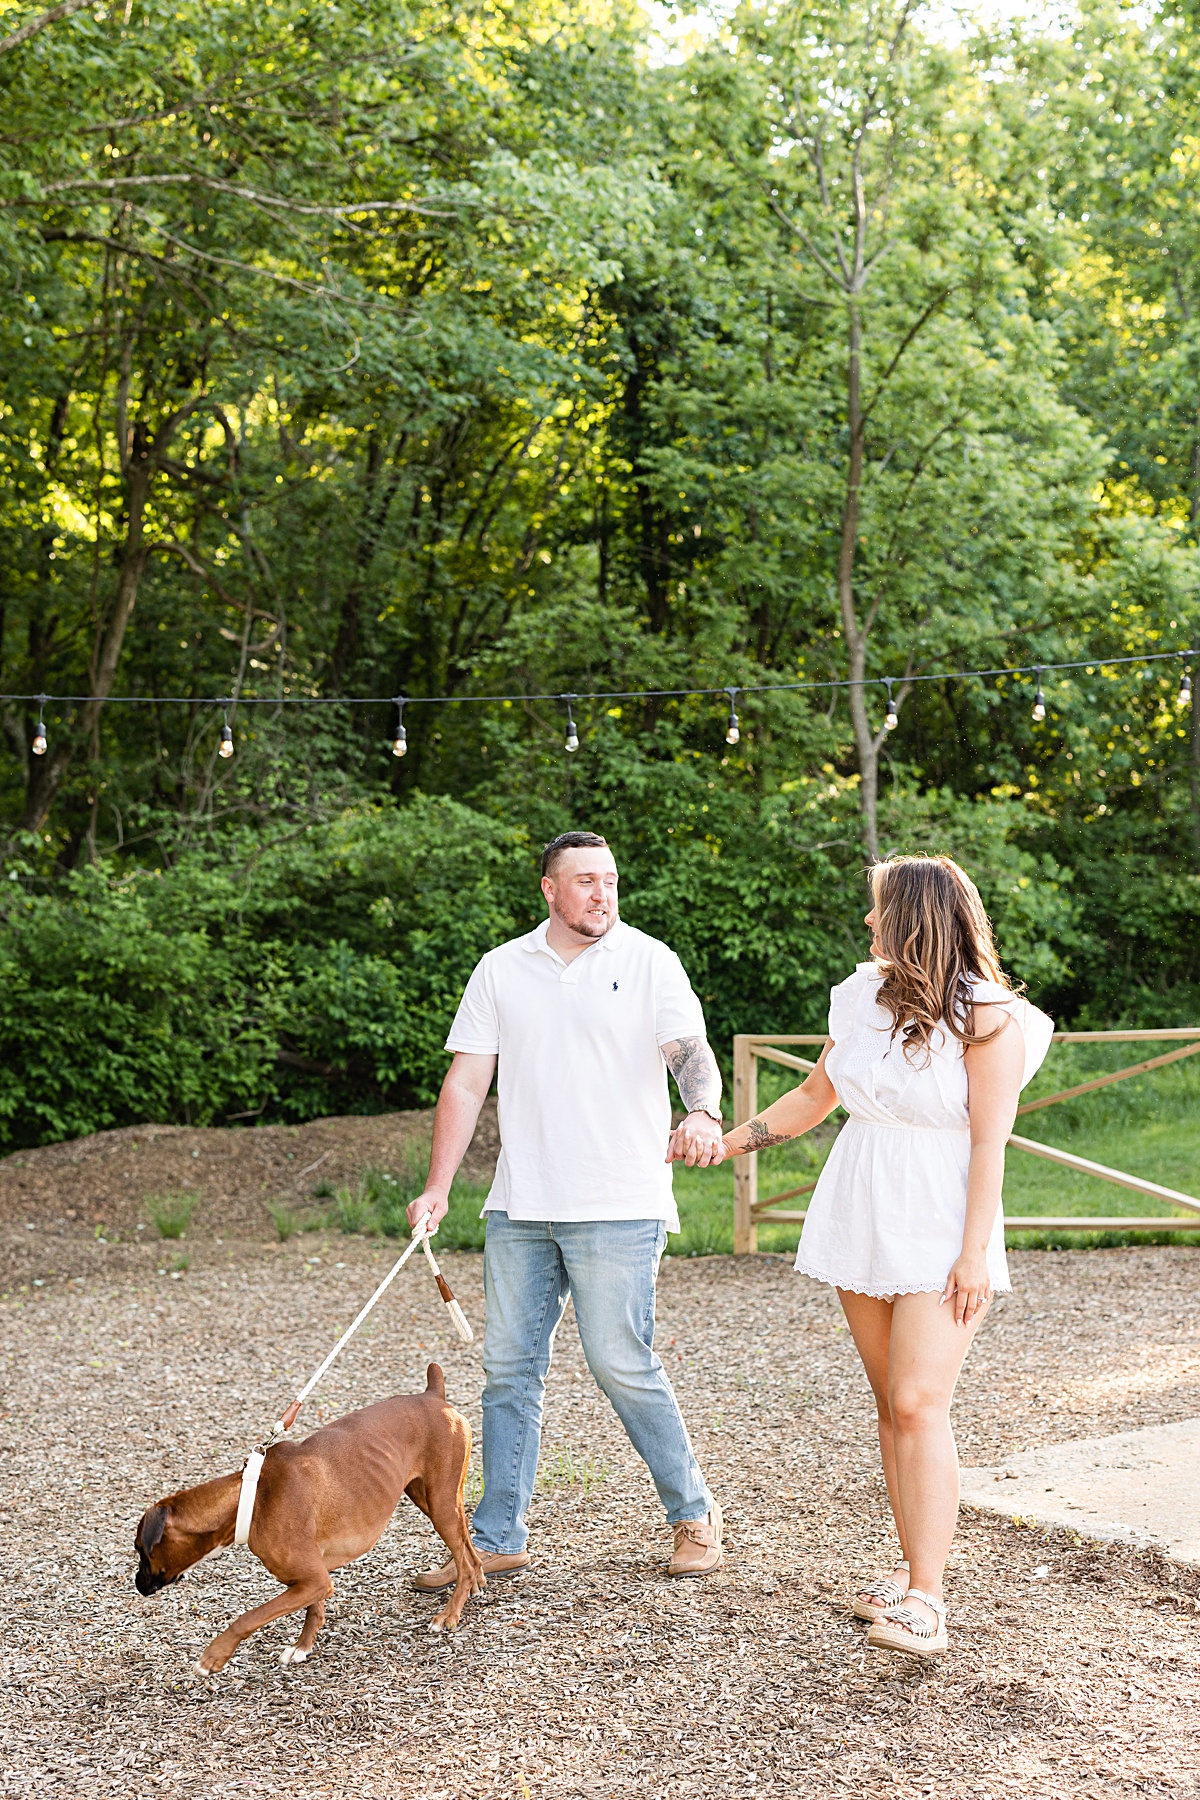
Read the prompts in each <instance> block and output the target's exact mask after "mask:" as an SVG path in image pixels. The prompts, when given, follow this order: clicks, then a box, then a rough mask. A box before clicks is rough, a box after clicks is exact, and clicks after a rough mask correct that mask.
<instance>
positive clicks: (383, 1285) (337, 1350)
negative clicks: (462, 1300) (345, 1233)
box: [267, 1219, 470, 1444]
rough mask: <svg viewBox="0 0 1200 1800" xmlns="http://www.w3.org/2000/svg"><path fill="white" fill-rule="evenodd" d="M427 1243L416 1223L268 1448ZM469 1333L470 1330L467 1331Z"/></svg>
mask: <svg viewBox="0 0 1200 1800" xmlns="http://www.w3.org/2000/svg"><path fill="white" fill-rule="evenodd" d="M428 1239H429V1232H428V1228H427V1226H426V1224H425V1221H424V1219H421V1220H419V1221H418V1223H417V1225H416V1228H415V1229H414V1231H413V1234H412V1242H411V1243H410V1244H409V1246H408V1248H407V1249H406V1250H405V1252H404V1254H403V1256H400V1257H398V1258H397V1259H396V1261H395V1262H394V1263H393V1264H392V1266H391V1268H390V1269H389V1270H388V1272H387V1274H386V1275H385V1276H384V1278H383V1280H382V1281H381V1282H380V1284H379V1286H378V1287H377V1288H376V1289H375V1292H374V1293H373V1294H372V1295H371V1298H370V1299H369V1300H368V1301H367V1304H366V1305H365V1306H364V1307H363V1309H362V1311H361V1312H360V1313H359V1315H358V1317H357V1318H356V1319H355V1320H354V1321H353V1323H352V1324H350V1325H347V1327H346V1329H345V1331H343V1333H342V1335H341V1337H340V1338H339V1339H338V1341H337V1343H336V1344H335V1345H334V1346H333V1349H332V1350H331V1351H330V1352H329V1355H328V1356H327V1357H326V1358H325V1361H324V1362H323V1363H322V1364H321V1366H320V1368H319V1369H318V1370H317V1371H316V1373H315V1374H313V1375H310V1377H309V1379H308V1380H307V1381H306V1382H305V1384H304V1386H303V1387H302V1388H301V1389H300V1392H299V1393H298V1394H297V1395H296V1398H295V1399H294V1400H293V1401H292V1404H291V1405H290V1406H289V1407H288V1409H287V1411H286V1412H285V1413H284V1414H283V1416H282V1418H279V1419H277V1420H276V1421H275V1424H274V1426H273V1427H272V1429H271V1435H270V1437H269V1438H268V1440H267V1442H268V1444H271V1443H274V1441H275V1439H276V1438H281V1437H282V1436H283V1434H284V1432H285V1431H290V1430H291V1428H292V1426H293V1425H294V1424H295V1423H296V1420H297V1418H298V1417H299V1413H300V1408H301V1407H302V1406H303V1405H304V1402H305V1401H306V1400H307V1399H308V1396H309V1395H310V1394H311V1393H312V1391H313V1389H314V1388H315V1387H316V1385H317V1383H318V1381H320V1379H321V1377H322V1375H324V1374H325V1372H326V1371H327V1370H328V1369H330V1368H331V1367H332V1366H333V1364H334V1363H335V1362H336V1360H337V1358H338V1357H339V1356H340V1355H341V1353H342V1351H343V1350H344V1349H345V1347H346V1345H347V1344H348V1343H349V1342H350V1339H351V1338H352V1337H353V1336H354V1334H355V1332H356V1331H357V1330H358V1328H359V1326H360V1325H361V1324H362V1322H363V1320H364V1319H365V1318H366V1317H367V1314H368V1313H369V1312H370V1311H371V1309H372V1308H373V1307H374V1306H375V1305H376V1303H377V1302H378V1301H379V1300H381V1299H382V1298H383V1296H384V1294H386V1292H387V1290H388V1288H390V1287H391V1285H392V1283H393V1281H395V1279H396V1277H397V1275H398V1274H399V1273H400V1271H401V1269H402V1268H403V1267H404V1265H405V1263H406V1262H407V1261H408V1259H409V1257H410V1256H411V1255H412V1253H413V1251H414V1250H415V1249H416V1248H417V1245H418V1244H425V1245H426V1247H427V1248H428ZM468 1329H470V1328H469V1327H468Z"/></svg>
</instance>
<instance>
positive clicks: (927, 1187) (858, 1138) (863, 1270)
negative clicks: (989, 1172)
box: [796, 962, 1054, 1300]
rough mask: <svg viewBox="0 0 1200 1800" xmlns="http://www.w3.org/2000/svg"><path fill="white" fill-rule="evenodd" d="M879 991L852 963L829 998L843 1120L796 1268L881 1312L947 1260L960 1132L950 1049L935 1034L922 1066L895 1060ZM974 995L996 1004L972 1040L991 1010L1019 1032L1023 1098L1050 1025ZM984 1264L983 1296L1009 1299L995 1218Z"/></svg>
mask: <svg viewBox="0 0 1200 1800" xmlns="http://www.w3.org/2000/svg"><path fill="white" fill-rule="evenodd" d="M881 980H882V975H881V973H880V970H879V968H878V966H877V965H876V964H875V963H873V962H868V963H859V965H858V968H857V969H856V970H855V972H854V974H853V975H851V977H850V979H849V980H848V981H843V982H841V983H840V984H839V985H838V986H837V987H835V988H834V989H833V992H832V993H831V994H830V996H829V1035H830V1037H831V1038H832V1039H833V1046H832V1048H831V1049H830V1051H829V1054H828V1056H827V1057H826V1059H825V1070H826V1073H827V1074H828V1076H829V1079H830V1081H831V1082H832V1083H833V1087H834V1092H835V1093H836V1094H837V1097H838V1099H839V1101H840V1102H841V1104H842V1106H844V1107H845V1109H846V1111H847V1113H848V1114H849V1115H850V1116H849V1118H848V1119H847V1120H846V1122H845V1124H844V1125H843V1126H842V1129H841V1131H840V1132H839V1133H838V1136H837V1139H836V1141H835V1143H834V1146H833V1149H832V1150H831V1151H830V1154H829V1160H828V1162H827V1163H826V1164H825V1167H824V1168H823V1169H822V1171H821V1178H820V1180H819V1181H818V1182H817V1185H816V1189H815V1191H814V1193H813V1196H812V1199H811V1201H810V1202H809V1206H808V1217H807V1218H806V1219H805V1221H804V1231H803V1233H802V1235H801V1238H800V1248H799V1250H798V1252H797V1254H796V1267H797V1269H798V1270H800V1272H801V1273H802V1274H804V1275H812V1276H814V1277H815V1279H816V1280H817V1281H828V1282H830V1283H831V1284H832V1285H833V1286H834V1287H840V1288H848V1289H849V1290H850V1291H851V1292H853V1293H856V1294H874V1295H877V1296H879V1297H880V1298H881V1299H888V1300H890V1299H891V1298H892V1297H893V1296H894V1295H896V1294H925V1293H940V1292H941V1290H942V1288H943V1287H944V1286H945V1284H946V1277H947V1275H948V1274H949V1273H950V1270H951V1269H952V1268H953V1267H954V1264H955V1262H956V1261H957V1260H958V1257H959V1255H960V1253H961V1251H962V1240H963V1225H964V1223H965V1220H966V1213H967V1164H968V1162H969V1160H970V1155H971V1130H970V1121H969V1118H968V1114H967V1070H966V1064H965V1063H964V1061H963V1046H962V1044H961V1043H960V1042H959V1040H958V1039H957V1038H956V1037H953V1036H952V1035H951V1034H950V1033H949V1032H948V1031H945V1030H939V1031H936V1032H935V1033H934V1035H933V1040H932V1042H931V1044H930V1050H929V1055H928V1056H925V1055H924V1054H923V1053H922V1052H920V1051H915V1052H914V1053H913V1055H912V1056H911V1057H909V1056H907V1055H906V1054H905V1050H904V1043H903V1039H902V1037H901V1035H900V1033H897V1034H896V1036H895V1037H893V1036H892V1019H891V1015H890V1013H888V1012H887V1011H886V1010H885V1009H884V1008H883V1007H882V1006H880V1004H879V1002H878V1000H877V998H876V995H877V992H878V988H879V983H880V981H881ZM974 993H975V998H976V1000H979V1001H992V1002H996V1003H997V1004H996V1005H995V1006H994V1007H993V1006H989V1008H988V1010H987V1012H984V1013H981V1014H980V1015H979V1016H978V1023H977V1026H976V1029H977V1030H985V1031H986V1029H987V1025H986V1020H987V1019H988V1017H989V1016H990V1015H993V1014H995V1013H999V1011H1000V1010H1001V1008H1003V1010H1004V1011H1005V1012H1006V1013H1009V1014H1010V1015H1011V1016H1012V1018H1013V1019H1015V1020H1016V1022H1017V1024H1018V1026H1019V1027H1020V1030H1021V1035H1022V1037H1023V1038H1024V1040H1025V1071H1024V1074H1023V1076H1022V1078H1021V1086H1022V1087H1024V1086H1025V1084H1026V1082H1028V1081H1030V1080H1032V1078H1033V1076H1034V1075H1035V1074H1036V1073H1037V1071H1038V1069H1039V1068H1040V1067H1041V1064H1042V1061H1043V1059H1044V1058H1045V1055H1046V1051H1047V1050H1048V1049H1049V1047H1050V1037H1051V1033H1052V1032H1053V1030H1054V1023H1053V1020H1051V1019H1048V1018H1047V1017H1046V1014H1045V1013H1043V1012H1039V1011H1038V1009H1037V1007H1036V1006H1031V1005H1030V1004H1029V1002H1028V1001H1027V1000H1021V999H1018V998H1017V996H1016V995H1014V994H1010V993H1009V992H1008V990H1007V988H1002V987H999V986H997V985H996V984H995V983H994V982H990V981H976V982H975V984H974ZM987 1259H988V1273H989V1275H990V1276H991V1280H992V1286H993V1288H994V1289H995V1290H996V1292H997V1293H1004V1294H1007V1293H1011V1291H1012V1284H1011V1282H1010V1281H1009V1278H1008V1263H1007V1261H1006V1259H1005V1255H1004V1218H1003V1215H1002V1213H1001V1212H1000V1211H997V1214H996V1223H995V1225H994V1227H993V1229H992V1235H991V1238H990V1240H989V1242H988V1251H987Z"/></svg>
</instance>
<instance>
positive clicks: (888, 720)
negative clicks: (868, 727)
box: [883, 690, 900, 731]
mask: <svg viewBox="0 0 1200 1800" xmlns="http://www.w3.org/2000/svg"><path fill="white" fill-rule="evenodd" d="M899 723H900V720H899V718H898V716H897V713H896V702H895V701H894V700H893V699H892V696H891V692H890V690H889V692H888V703H887V711H886V712H885V713H884V715H883V729H884V730H885V731H895V729H896V727H897V725H898V724H899Z"/></svg>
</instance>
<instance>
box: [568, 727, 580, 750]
mask: <svg viewBox="0 0 1200 1800" xmlns="http://www.w3.org/2000/svg"><path fill="white" fill-rule="evenodd" d="M566 747H567V749H568V750H571V751H575V750H578V748H579V738H578V736H577V735H576V731H575V727H574V726H573V725H572V726H571V727H570V729H569V731H568V732H567V746H566Z"/></svg>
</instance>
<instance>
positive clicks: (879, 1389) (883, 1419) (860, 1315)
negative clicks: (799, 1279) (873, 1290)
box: [837, 1288, 908, 1558]
mask: <svg viewBox="0 0 1200 1800" xmlns="http://www.w3.org/2000/svg"><path fill="white" fill-rule="evenodd" d="M837 1297H838V1299H839V1300H840V1301H841V1303H842V1311H843V1312H844V1313H845V1315H846V1323H847V1325H848V1326H849V1327H850V1336H851V1337H852V1338H853V1339H854V1348H855V1349H856V1350H857V1351H858V1354H859V1358H860V1359H861V1361H862V1366H863V1368H864V1369H865V1370H866V1373H867V1380H868V1381H869V1382H870V1384H871V1392H872V1393H873V1394H874V1396H875V1411H876V1415H877V1418H878V1424H879V1460H880V1461H881V1462H882V1464H883V1479H884V1481H885V1482H886V1483H887V1493H888V1501H889V1503H890V1505H891V1508H892V1518H893V1519H894V1520H895V1521H896V1535H897V1537H898V1538H899V1539H900V1554H901V1556H903V1557H905V1558H907V1557H908V1534H907V1533H906V1531H905V1529H904V1515H903V1513H902V1511H901V1507H900V1488H899V1484H898V1482H897V1480H896V1447H895V1440H894V1436H893V1432H892V1414H891V1408H890V1407H889V1405H888V1352H889V1345H890V1341H891V1333H892V1302H891V1301H890V1300H877V1299H875V1298H874V1297H873V1296H872V1295H871V1294H852V1293H850V1292H849V1290H848V1289H843V1288H839V1289H838V1290H837Z"/></svg>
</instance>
